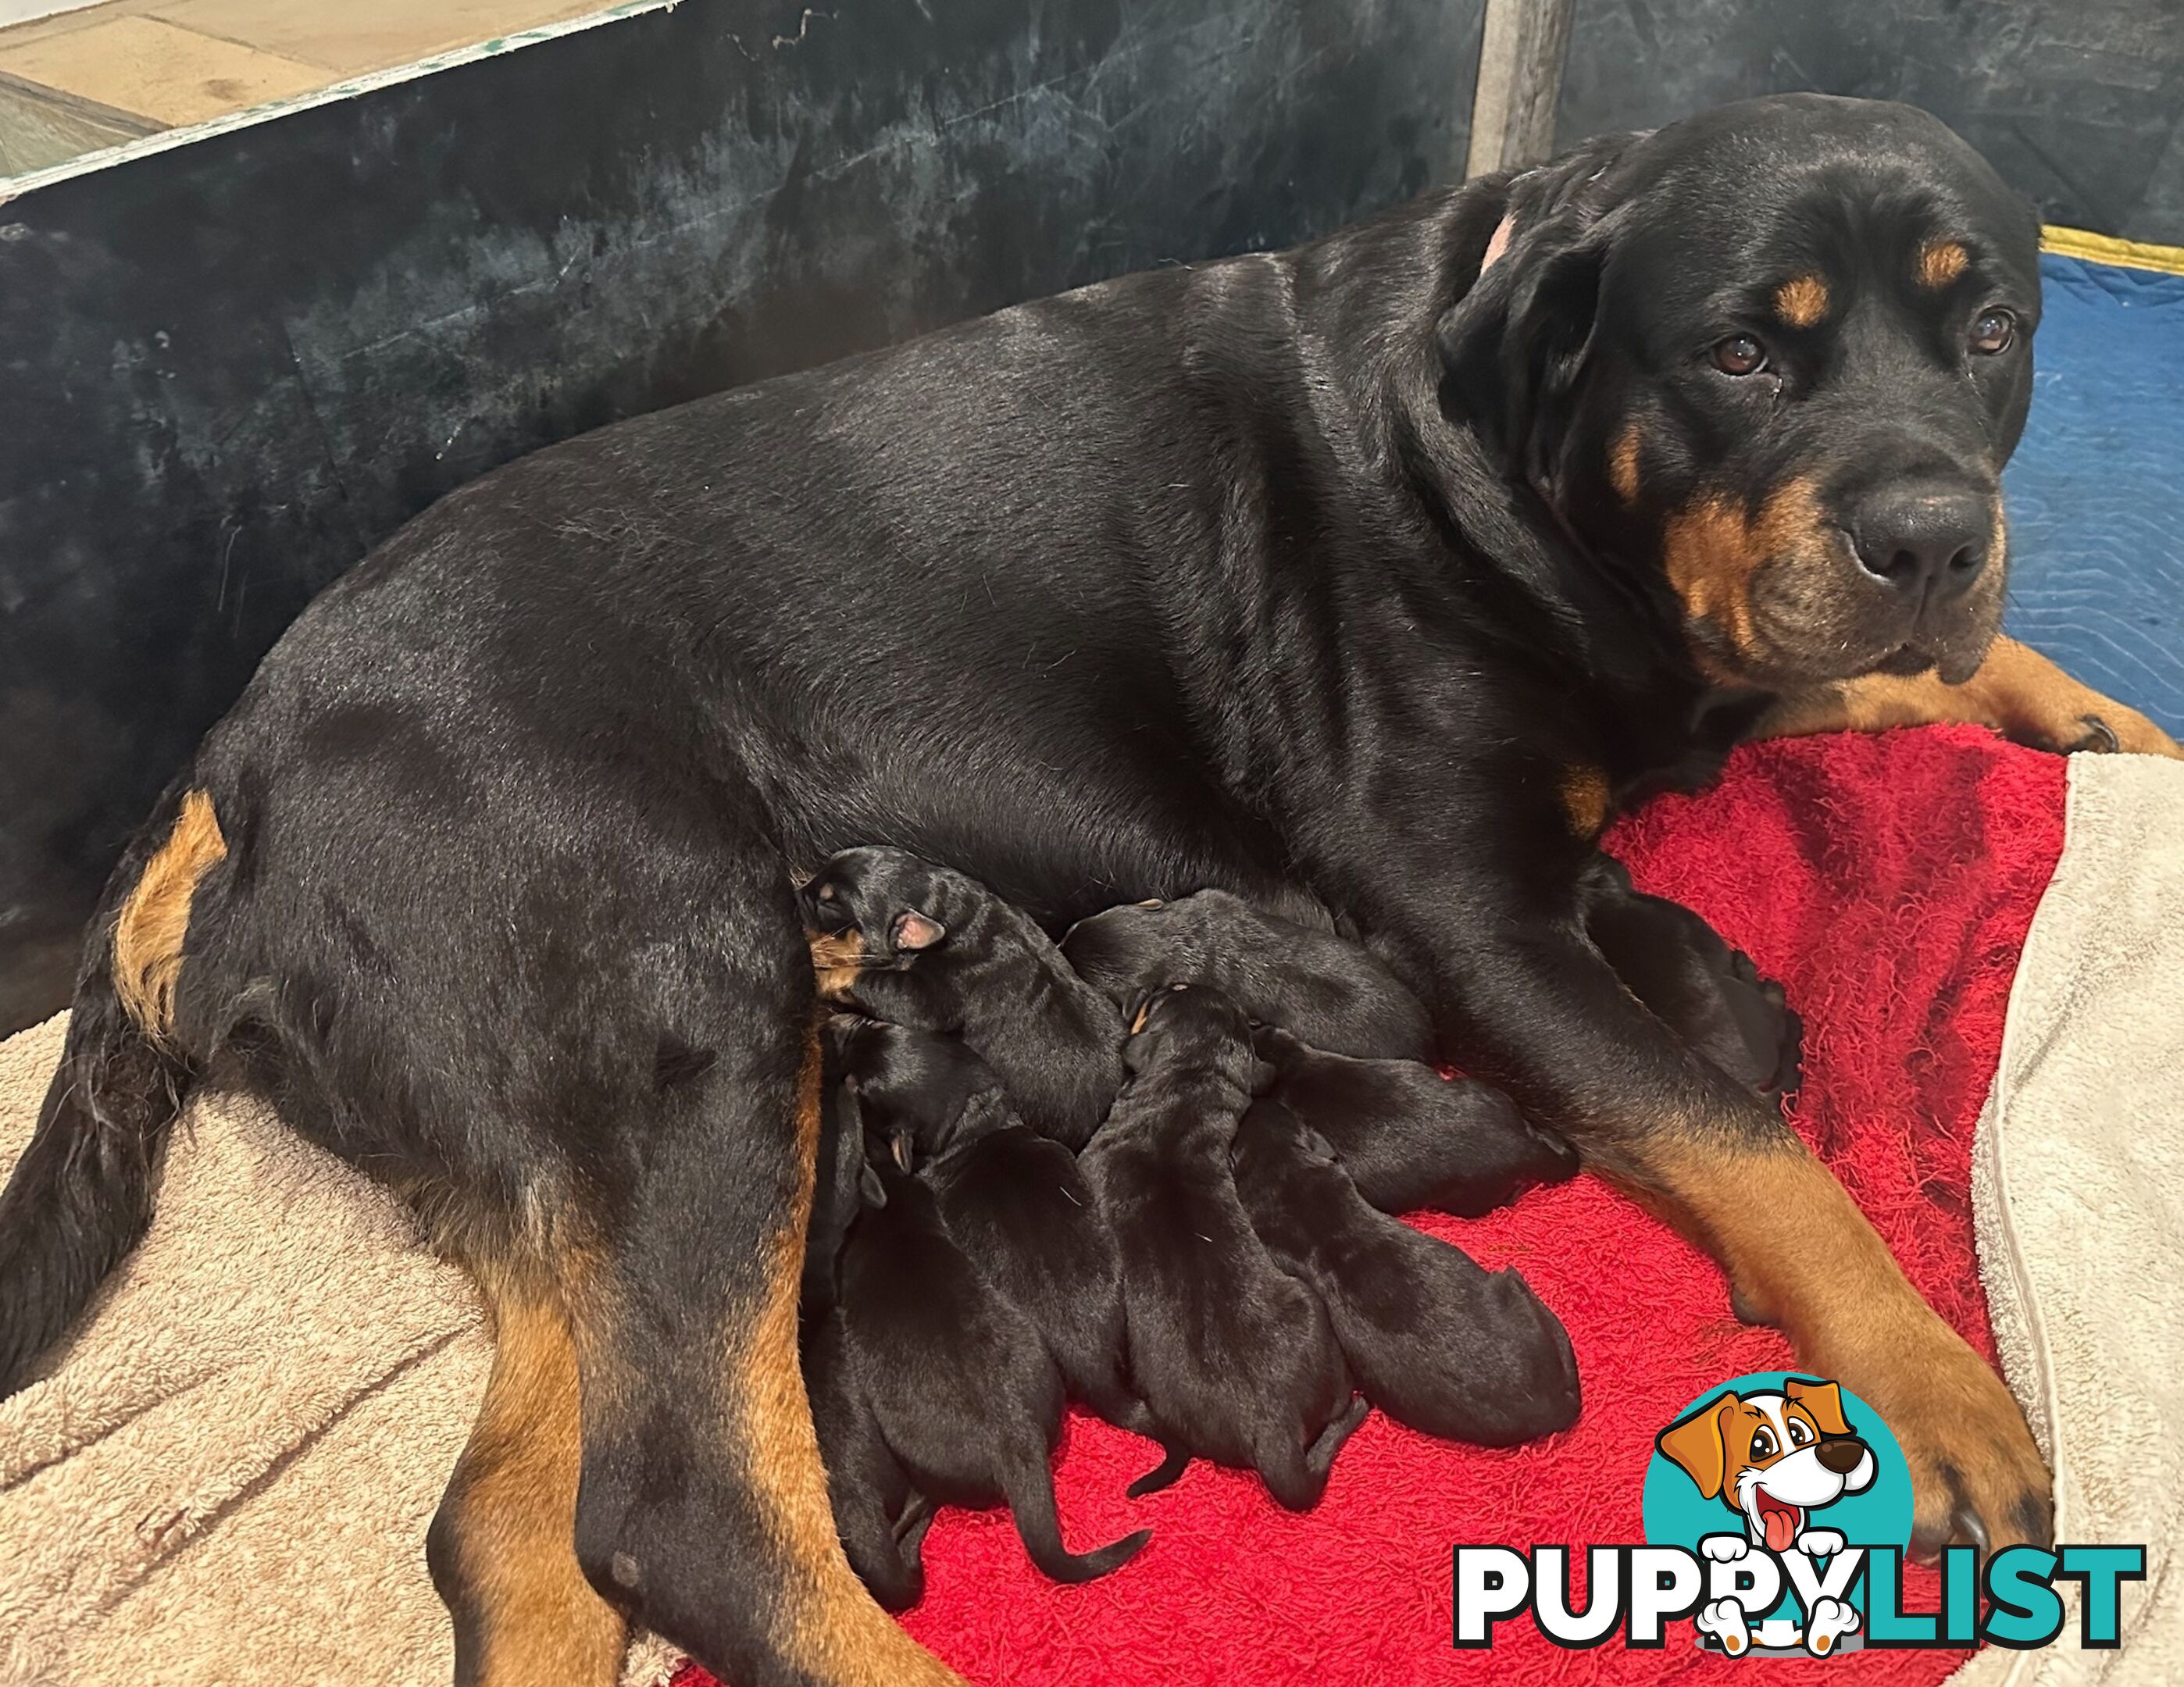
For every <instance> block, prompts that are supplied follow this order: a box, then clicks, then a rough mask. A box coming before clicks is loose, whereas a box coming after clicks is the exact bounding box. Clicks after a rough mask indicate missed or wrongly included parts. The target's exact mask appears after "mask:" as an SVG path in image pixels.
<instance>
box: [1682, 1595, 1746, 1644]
mask: <svg viewBox="0 0 2184 1687" xmlns="http://www.w3.org/2000/svg"><path fill="white" fill-rule="evenodd" d="M1691 1626H1692V1627H1693V1628H1695V1629H1697V1630H1698V1631H1699V1633H1701V1634H1711V1635H1713V1637H1714V1639H1716V1640H1719V1641H1720V1642H1721V1649H1722V1650H1723V1651H1725V1652H1727V1653H1728V1654H1729V1655H1730V1656H1731V1657H1741V1656H1743V1655H1744V1653H1745V1651H1747V1650H1748V1649H1749V1648H1750V1646H1751V1645H1752V1631H1751V1630H1750V1629H1748V1628H1747V1627H1746V1626H1745V1622H1744V1607H1743V1606H1741V1605H1739V1604H1738V1603H1737V1602H1736V1601H1735V1600H1733V1599H1717V1600H1715V1601H1713V1603H1712V1604H1710V1605H1702V1606H1700V1607H1699V1612H1698V1615H1697V1616H1696V1617H1693V1618H1692V1619H1691Z"/></svg>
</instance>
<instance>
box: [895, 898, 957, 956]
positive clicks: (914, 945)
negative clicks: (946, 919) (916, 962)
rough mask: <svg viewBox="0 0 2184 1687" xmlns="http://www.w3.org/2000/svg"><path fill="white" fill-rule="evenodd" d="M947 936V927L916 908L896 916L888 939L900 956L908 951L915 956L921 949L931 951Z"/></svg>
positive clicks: (907, 909)
mask: <svg viewBox="0 0 2184 1687" xmlns="http://www.w3.org/2000/svg"><path fill="white" fill-rule="evenodd" d="M947 935H948V928H947V927H945V926H944V925H942V924H941V923H940V921H938V920H936V919H934V918H933V916H931V915H930V914H921V913H919V912H918V911H917V909H915V908H906V909H905V910H903V911H902V912H901V913H900V914H898V915H896V916H894V927H892V928H891V929H890V930H889V933H888V939H889V942H890V943H892V944H894V948H895V950H896V952H897V953H898V954H900V953H901V952H903V951H905V950H908V951H909V952H910V953H911V954H913V955H914V954H916V953H917V952H918V951H919V950H921V949H931V948H932V947H933V944H937V943H939V941H940V939H941V938H944V937H946V936H947Z"/></svg>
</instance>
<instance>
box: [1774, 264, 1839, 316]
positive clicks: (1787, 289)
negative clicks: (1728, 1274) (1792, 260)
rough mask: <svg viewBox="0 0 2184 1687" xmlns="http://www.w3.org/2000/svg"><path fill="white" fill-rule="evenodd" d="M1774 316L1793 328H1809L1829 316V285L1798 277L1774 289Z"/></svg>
mask: <svg viewBox="0 0 2184 1687" xmlns="http://www.w3.org/2000/svg"><path fill="white" fill-rule="evenodd" d="M1827 314H1828V284H1827V283H1826V282H1825V281H1822V280H1821V279H1820V278H1819V276H1796V277H1795V278H1793V279H1791V280H1790V281H1785V282H1783V283H1782V285H1781V286H1780V287H1777V288H1775V315H1777V316H1779V317H1780V318H1781V319H1782V320H1784V321H1785V322H1786V323H1788V324H1789V325H1790V326H1791V327H1792V328H1809V327H1811V326H1813V325H1814V323H1815V322H1817V321H1819V320H1820V319H1821V318H1822V317H1823V316H1825V315H1827Z"/></svg>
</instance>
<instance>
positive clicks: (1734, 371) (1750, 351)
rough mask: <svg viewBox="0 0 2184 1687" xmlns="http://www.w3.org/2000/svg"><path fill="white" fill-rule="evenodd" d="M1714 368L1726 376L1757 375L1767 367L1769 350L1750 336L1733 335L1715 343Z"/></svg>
mask: <svg viewBox="0 0 2184 1687" xmlns="http://www.w3.org/2000/svg"><path fill="white" fill-rule="evenodd" d="M1713 366H1714V367H1715V368H1716V369H1718V370H1720V371H1721V372H1722V373H1723V374H1724V375H1757V374H1758V372H1759V371H1760V370H1763V369H1764V368H1766V367H1767V348H1766V347H1764V346H1763V345H1761V344H1760V343H1759V342H1758V341H1757V340H1755V339H1753V338H1752V336H1751V335H1749V334H1731V335H1730V337H1728V338H1727V339H1725V340H1720V341H1717V342H1715V344H1714V348H1713Z"/></svg>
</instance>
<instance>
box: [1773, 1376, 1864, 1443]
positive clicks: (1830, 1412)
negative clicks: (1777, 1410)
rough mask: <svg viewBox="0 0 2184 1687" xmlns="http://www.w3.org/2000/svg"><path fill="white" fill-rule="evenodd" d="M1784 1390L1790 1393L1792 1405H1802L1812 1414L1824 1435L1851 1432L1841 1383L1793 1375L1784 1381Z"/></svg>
mask: <svg viewBox="0 0 2184 1687" xmlns="http://www.w3.org/2000/svg"><path fill="white" fill-rule="evenodd" d="M1782 1392H1783V1393H1784V1394H1786V1395H1789V1397H1790V1404H1791V1405H1792V1406H1803V1407H1804V1408H1805V1410H1806V1411H1808V1413H1810V1414H1811V1416H1812V1419H1813V1422H1814V1423H1817V1424H1819V1426H1820V1434H1823V1435H1847V1434H1850V1422H1849V1420H1848V1419H1847V1418H1846V1417H1844V1416H1843V1409H1842V1385H1841V1384H1840V1383H1819V1382H1812V1383H1808V1382H1807V1381H1806V1380H1805V1379H1804V1378H1802V1377H1791V1378H1786V1380H1785V1381H1784V1383H1783V1384H1782Z"/></svg>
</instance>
